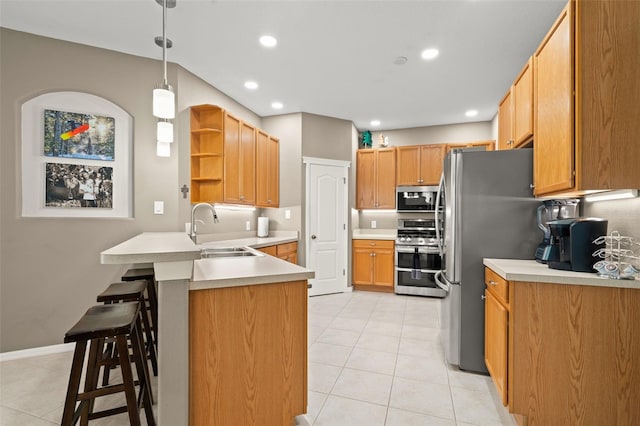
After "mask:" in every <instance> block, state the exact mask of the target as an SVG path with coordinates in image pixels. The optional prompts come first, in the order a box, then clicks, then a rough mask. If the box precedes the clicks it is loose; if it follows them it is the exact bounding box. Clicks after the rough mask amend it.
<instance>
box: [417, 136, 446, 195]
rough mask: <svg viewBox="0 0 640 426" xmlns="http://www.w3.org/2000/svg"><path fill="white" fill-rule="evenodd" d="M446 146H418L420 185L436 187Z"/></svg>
mask: <svg viewBox="0 0 640 426" xmlns="http://www.w3.org/2000/svg"><path fill="white" fill-rule="evenodd" d="M446 150H447V146H446V145H444V144H436V145H421V146H420V176H421V181H422V182H421V183H420V184H421V185H438V184H439V183H440V175H441V174H442V163H443V161H444V155H445V152H446Z"/></svg>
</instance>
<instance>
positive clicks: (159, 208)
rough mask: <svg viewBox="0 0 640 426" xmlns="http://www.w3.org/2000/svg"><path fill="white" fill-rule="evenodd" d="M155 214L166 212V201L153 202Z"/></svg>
mask: <svg viewBox="0 0 640 426" xmlns="http://www.w3.org/2000/svg"><path fill="white" fill-rule="evenodd" d="M153 214H164V201H154V202H153Z"/></svg>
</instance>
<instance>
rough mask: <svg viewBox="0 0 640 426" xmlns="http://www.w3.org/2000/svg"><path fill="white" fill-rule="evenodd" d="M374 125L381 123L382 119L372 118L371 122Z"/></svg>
mask: <svg viewBox="0 0 640 426" xmlns="http://www.w3.org/2000/svg"><path fill="white" fill-rule="evenodd" d="M370 124H371V125H372V126H379V125H380V120H371V123H370Z"/></svg>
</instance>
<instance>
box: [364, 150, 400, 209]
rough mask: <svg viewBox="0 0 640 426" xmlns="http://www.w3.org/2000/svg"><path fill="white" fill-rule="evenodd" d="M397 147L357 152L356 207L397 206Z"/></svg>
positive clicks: (380, 207)
mask: <svg viewBox="0 0 640 426" xmlns="http://www.w3.org/2000/svg"><path fill="white" fill-rule="evenodd" d="M395 177H396V150H395V148H381V149H359V150H358V151H357V152H356V208H357V209H395V208H396V180H395Z"/></svg>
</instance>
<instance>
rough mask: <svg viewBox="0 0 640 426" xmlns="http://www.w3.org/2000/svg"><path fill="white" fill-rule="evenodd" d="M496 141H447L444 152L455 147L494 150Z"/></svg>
mask: <svg viewBox="0 0 640 426" xmlns="http://www.w3.org/2000/svg"><path fill="white" fill-rule="evenodd" d="M495 147H496V141H491V140H489V141H476V142H462V143H448V144H447V150H446V152H449V151H451V150H452V149H455V148H477V149H479V150H484V151H495V149H496V148H495Z"/></svg>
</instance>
